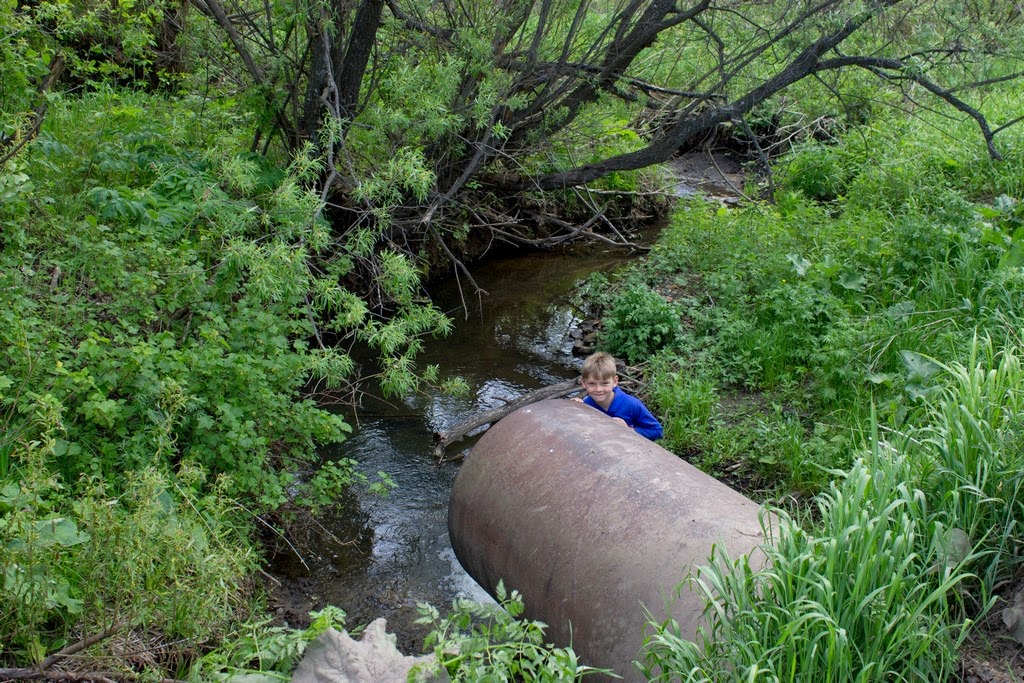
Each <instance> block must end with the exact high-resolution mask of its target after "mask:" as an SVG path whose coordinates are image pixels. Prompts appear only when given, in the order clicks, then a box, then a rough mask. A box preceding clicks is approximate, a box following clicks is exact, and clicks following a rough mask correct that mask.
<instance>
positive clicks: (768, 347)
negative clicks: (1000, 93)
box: [584, 91, 1024, 681]
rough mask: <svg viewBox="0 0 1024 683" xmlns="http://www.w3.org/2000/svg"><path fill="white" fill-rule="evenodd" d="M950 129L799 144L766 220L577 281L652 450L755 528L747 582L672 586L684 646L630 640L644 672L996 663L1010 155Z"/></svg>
mask: <svg viewBox="0 0 1024 683" xmlns="http://www.w3.org/2000/svg"><path fill="white" fill-rule="evenodd" d="M1019 97H1020V93H1019V91H1013V92H1009V93H1007V94H1006V95H1005V99H1004V100H1002V103H1003V104H1002V106H1003V107H1005V109H1004V116H1006V117H1008V118H1009V117H1012V116H1013V115H1014V113H1013V112H1014V111H1015V105H1012V104H1011V103H1012V102H1015V101H1017V100H1018V98H1019ZM961 124H962V122H961ZM961 124H958V123H956V122H953V121H950V120H948V119H944V118H940V117H937V116H935V115H934V114H933V113H930V112H920V111H919V112H917V113H916V116H915V120H914V121H913V122H908V121H907V120H905V119H903V118H894V117H891V116H879V117H876V118H874V119H873V120H872V123H871V125H869V126H864V127H857V128H856V129H855V130H851V131H850V132H849V133H848V134H846V135H843V136H838V137H836V138H834V139H832V140H830V141H829V142H828V144H823V143H820V142H816V141H815V142H809V143H807V144H806V145H803V146H800V147H798V148H796V149H794V151H793V152H792V153H791V154H789V155H787V156H785V157H784V158H782V159H780V160H779V162H778V163H777V164H776V166H775V177H774V184H775V194H774V199H775V201H774V202H773V203H770V204H768V203H755V204H750V205H747V206H744V207H743V208H740V209H735V208H724V207H722V206H720V205H718V204H716V203H713V202H711V203H704V202H700V201H694V202H689V203H687V204H686V205H683V206H680V207H679V208H678V209H677V210H676V211H675V212H674V214H673V217H672V223H671V225H670V226H669V228H668V229H667V230H666V231H665V232H664V233H663V235H662V237H661V239H660V241H659V243H658V245H657V246H656V247H655V249H654V250H653V252H652V254H651V256H650V257H649V258H648V259H647V260H646V261H645V262H644V263H643V264H642V265H639V266H637V267H635V268H632V269H630V270H629V271H628V272H626V273H625V274H623V275H622V276H621V277H618V278H616V279H615V281H614V282H612V283H609V282H608V281H607V278H606V277H604V276H601V275H598V276H595V277H593V278H592V279H591V281H590V282H588V283H586V284H585V285H584V291H585V292H586V294H587V296H586V299H587V300H589V301H594V300H595V297H597V301H598V303H599V305H601V307H602V308H603V318H604V320H605V333H604V337H603V343H604V345H605V346H606V348H607V349H608V350H610V351H612V352H613V353H618V354H620V355H622V356H624V357H625V358H627V359H628V360H630V361H631V362H638V361H644V362H645V363H646V365H647V371H648V381H649V386H650V387H651V389H650V392H651V396H650V398H651V399H652V403H653V405H654V406H655V408H656V409H657V411H658V412H659V413H660V414H661V415H662V416H663V417H664V419H665V426H666V438H665V442H664V443H665V445H666V447H667V448H669V449H671V450H673V451H675V452H677V453H679V454H680V455H682V456H684V457H686V458H688V459H689V460H691V461H692V462H694V463H695V464H697V465H699V466H700V467H702V468H703V469H705V470H706V471H708V472H711V473H713V474H715V475H716V476H718V477H719V478H721V479H723V480H725V481H728V482H730V483H732V484H733V485H734V486H737V487H738V488H741V489H742V490H744V491H745V492H746V493H747V494H748V495H750V496H752V497H754V498H755V499H758V500H760V501H762V502H766V503H768V504H769V505H770V506H771V507H773V508H775V509H776V511H777V512H778V514H779V517H780V519H779V523H778V525H777V526H776V527H775V528H773V529H770V532H769V535H770V536H771V538H772V543H770V544H768V545H767V546H766V552H767V556H768V558H769V561H770V568H768V569H766V570H764V571H762V572H758V573H751V572H750V571H749V570H748V569H747V568H746V565H745V563H744V562H743V561H742V560H739V559H738V558H726V557H721V556H719V557H716V558H712V560H711V561H710V562H709V565H708V566H707V567H705V568H703V569H701V570H700V571H699V572H698V573H697V574H696V575H695V577H694V579H693V584H692V588H694V589H695V590H698V591H700V592H702V593H705V594H706V595H707V596H708V612H707V616H708V625H707V628H706V630H705V631H703V632H702V633H701V636H700V639H699V644H700V645H701V646H702V647H701V648H698V647H697V646H696V645H695V644H694V643H690V642H687V641H685V640H683V639H682V638H680V636H679V634H678V633H676V632H675V631H674V630H673V625H672V624H671V623H664V624H652V625H651V626H652V631H651V637H650V640H649V643H648V649H647V652H646V656H647V667H648V673H649V674H650V676H651V678H652V679H658V680H677V679H678V678H680V677H682V678H683V679H684V680H723V681H724V680H740V679H742V680H794V679H793V676H794V675H798V678H799V679H800V680H891V679H892V678H894V677H895V678H896V679H899V680H931V681H941V680H949V679H951V678H956V677H957V676H958V675H960V674H962V673H972V675H973V673H974V669H973V668H972V667H973V666H975V664H976V658H980V659H982V660H984V658H985V656H986V655H985V654H984V652H986V651H987V652H989V653H992V652H999V651H1000V650H1001V649H1002V647H1005V645H1003V646H1001V645H1000V641H1003V642H1004V643H1010V644H1012V645H1011V646H1010V649H1011V650H1013V651H1017V650H1018V648H1019V644H1017V643H1016V641H1015V640H1014V639H1013V636H1011V634H1010V633H1009V632H1007V631H1006V630H1005V627H1004V626H1003V623H1002V620H1001V619H1000V617H1001V616H1004V611H1005V610H1009V611H1008V612H1006V614H1007V615H1010V616H1012V615H1013V614H1015V613H1014V612H1013V610H1014V609H1016V608H1015V607H1014V602H1015V598H1016V591H1017V590H1019V589H1020V585H1021V575H1020V549H1021V544H1022V541H1024V535H1022V531H1021V529H1020V521H1021V519H1022V518H1024V517H1022V513H1024V508H1022V506H1024V500H1022V493H1024V492H1022V489H1021V484H1022V479H1021V477H1022V474H1021V473H1022V471H1024V470H1022V467H1024V432H1022V423H1021V420H1022V415H1024V414H1022V412H1021V408H1022V406H1021V400H1022V397H1024V370H1022V367H1021V354H1022V339H1021V329H1024V327H1022V324H1024V297H1022V296H1021V294H1022V292H1021V283H1022V282H1024V275H1022V272H1024V271H1022V269H1021V265H1022V260H1021V255H1022V254H1024V252H1022V251H1021V249H1022V246H1021V241H1020V240H1021V239H1022V237H1024V230H1022V226H1024V204H1022V202H1021V192H1022V190H1024V174H1022V169H1024V158H1022V152H1021V150H1022V149H1024V145H1022V142H1024V140H1022V139H1021V135H1020V133H1019V132H1015V133H1013V134H1012V135H1013V137H1012V140H1013V142H1012V143H1011V144H1008V145H1007V148H1006V149H1007V159H1006V161H1004V162H993V161H991V160H989V159H988V158H986V157H985V155H984V154H983V153H980V152H981V150H980V149H979V148H978V147H977V146H976V145H972V144H970V143H967V142H965V140H966V139H967V138H966V137H965V136H964V131H963V130H962V129H961V128H959V126H960V125H961ZM1004 618H1005V617H1004ZM979 620H982V621H984V622H985V623H986V624H987V626H986V629H984V630H980V631H979V629H978V628H977V626H976V622H977V621H979ZM1008 623H1013V619H1009V620H1008ZM972 634H973V636H972ZM972 637H974V638H976V640H974V641H971V640H970V639H971V638H972ZM969 642H975V645H976V647H975V648H974V649H971V650H970V651H969V652H968V651H967V650H966V646H965V643H969ZM979 649H980V650H981V652H979V651H978V650H979ZM962 657H966V659H962ZM1002 664H1005V662H1004V663H1002ZM979 666H981V665H979ZM999 668H1000V664H997V665H995V666H994V667H992V669H994V670H998V669H999ZM1009 669H1010V670H1009V672H1008V673H1007V674H1006V675H1008V676H1020V674H1021V672H1020V670H1019V667H1016V666H1010V667H1009ZM986 670H988V669H986ZM980 680H1019V679H1018V678H1005V679H1004V678H992V679H990V678H988V677H987V676H983V677H981V678H980Z"/></svg>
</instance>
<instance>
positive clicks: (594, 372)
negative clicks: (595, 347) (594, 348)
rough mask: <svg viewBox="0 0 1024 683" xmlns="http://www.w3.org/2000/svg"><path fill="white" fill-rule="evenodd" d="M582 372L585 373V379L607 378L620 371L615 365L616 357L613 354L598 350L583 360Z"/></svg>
mask: <svg viewBox="0 0 1024 683" xmlns="http://www.w3.org/2000/svg"><path fill="white" fill-rule="evenodd" d="M580 374H582V375H583V379H607V378H610V377H615V376H616V375H618V374H619V371H618V370H617V369H616V367H615V357H614V356H612V354H610V353H606V352H604V351H598V352H597V353H593V354H591V355H589V356H587V359H586V360H585V361H583V369H582V371H581V373H580Z"/></svg>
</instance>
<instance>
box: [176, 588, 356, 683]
mask: <svg viewBox="0 0 1024 683" xmlns="http://www.w3.org/2000/svg"><path fill="white" fill-rule="evenodd" d="M309 616H310V624H309V626H308V627H306V628H304V629H295V628H288V627H285V626H271V625H270V622H269V621H267V620H259V621H247V622H245V623H244V624H242V625H240V626H239V628H238V631H237V632H235V633H234V634H232V637H231V638H230V640H228V641H227V642H225V643H224V645H222V646H221V647H219V648H217V649H215V650H213V651H212V652H209V653H207V654H206V655H204V656H203V657H202V658H201V659H200V660H199V661H197V662H196V663H195V664H194V665H192V667H191V668H190V669H189V674H188V680H190V681H196V683H200V682H205V681H237V680H243V679H246V677H251V678H252V679H253V680H261V681H275V680H280V681H288V680H290V679H291V674H292V670H293V669H294V668H295V666H296V665H297V664H298V663H299V661H300V660H301V659H302V655H303V654H304V653H305V652H306V648H307V647H308V646H309V644H310V643H312V642H313V641H314V640H316V639H317V638H318V637H319V636H320V635H321V634H323V633H324V632H325V631H327V630H328V629H331V628H333V629H335V630H338V631H340V630H342V629H343V628H344V627H345V612H344V611H342V610H341V609H339V608H337V607H334V606H333V605H328V606H327V607H325V608H324V609H322V610H319V611H316V612H310V614H309Z"/></svg>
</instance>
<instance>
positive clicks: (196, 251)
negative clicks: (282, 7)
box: [0, 92, 450, 663]
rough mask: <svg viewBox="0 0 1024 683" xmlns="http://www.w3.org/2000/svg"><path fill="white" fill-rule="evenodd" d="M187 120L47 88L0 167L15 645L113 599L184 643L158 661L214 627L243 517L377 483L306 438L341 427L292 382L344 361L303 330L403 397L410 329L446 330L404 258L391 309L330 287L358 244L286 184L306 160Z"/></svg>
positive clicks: (4, 503)
mask: <svg viewBox="0 0 1024 683" xmlns="http://www.w3.org/2000/svg"><path fill="white" fill-rule="evenodd" d="M186 118H188V117H183V116H182V112H181V111H179V110H175V109H173V108H169V107H167V106H166V105H165V103H164V102H162V101H161V100H159V99H156V98H152V97H149V96H144V95H139V94H133V93H126V92H120V93H113V92H101V93H97V94H94V95H86V96H83V97H82V98H80V99H78V100H76V101H73V102H71V101H66V100H63V99H61V98H59V97H55V98H53V99H52V100H51V103H50V109H49V112H48V118H47V123H48V127H47V128H46V129H45V130H43V131H42V132H41V133H40V136H39V138H38V139H37V140H36V142H35V143H34V144H33V145H32V146H31V147H30V148H28V150H27V152H26V153H24V154H22V155H21V156H20V157H19V158H18V159H17V161H16V163H10V164H8V165H7V166H6V167H5V168H4V169H3V171H2V172H0V194H2V196H3V198H4V201H3V202H2V203H0V246H2V249H3V251H2V253H0V287H2V288H3V291H4V297H3V303H2V304H0V346H2V347H3V348H4V350H5V352H4V354H2V356H0V427H2V429H0V492H2V493H0V515H2V518H0V547H3V548H4V553H5V557H4V559H5V563H4V583H5V586H6V588H5V592H4V595H3V598H2V599H3V600H4V601H5V602H4V605H3V610H2V614H3V618H0V640H2V641H3V642H5V643H6V644H7V649H6V650H5V653H4V657H5V658H11V659H12V661H19V662H32V661H35V660H37V659H38V658H39V657H40V656H42V654H43V653H45V652H47V651H50V650H51V649H53V648H55V647H57V646H59V645H60V644H61V643H63V642H66V639H67V638H69V637H71V635H73V634H81V633H87V634H91V633H93V632H98V631H100V630H102V628H105V626H103V625H102V624H103V622H102V620H103V619H104V618H106V617H109V616H110V615H112V614H115V613H116V614H118V615H120V616H122V617H123V618H124V619H125V620H126V621H127V622H128V627H129V628H136V627H138V628H144V629H149V630H150V631H151V632H152V633H153V634H155V635H159V636H164V635H166V637H168V638H171V639H174V638H180V646H177V647H176V648H175V649H174V650H173V657H176V658H177V659H178V663H181V662H184V661H186V660H188V659H190V658H191V657H193V656H194V655H195V652H196V650H197V649H199V648H203V647H205V646H206V641H207V640H212V639H215V638H217V637H219V636H220V634H223V633H224V632H227V631H228V630H229V629H230V628H231V625H232V623H233V621H234V620H235V619H236V618H244V617H245V614H244V613H243V611H244V610H242V605H241V603H242V602H243V601H244V600H246V599H248V596H247V593H246V590H245V586H244V583H243V577H244V575H245V574H246V573H247V572H250V571H252V570H253V568H254V566H255V560H254V554H253V551H252V549H251V546H250V542H249V539H248V538H247V537H246V535H245V529H246V523H247V522H246V520H247V518H249V517H251V515H252V514H258V513H260V512H262V511H264V510H266V509H268V508H271V507H275V506H279V505H282V504H284V503H286V502H294V503H297V504H306V505H311V506H317V505H324V504H327V503H329V502H330V501H331V500H333V499H334V498H335V497H336V496H337V495H338V493H339V492H340V491H341V490H342V489H344V488H346V487H348V486H351V485H353V484H362V485H366V486H368V487H370V488H371V489H373V490H376V491H379V492H382V493H383V492H386V491H387V490H389V489H390V488H393V486H394V482H393V481H392V480H391V479H390V477H389V476H388V475H387V474H386V473H380V474H379V475H378V477H376V478H375V479H374V481H373V482H370V481H369V480H368V478H367V477H365V476H364V475H361V474H360V473H358V471H357V470H356V469H355V467H356V463H355V462H354V461H352V460H349V459H342V460H338V461H335V462H330V463H327V464H325V465H324V466H323V468H322V469H320V468H318V463H317V462H316V461H317V459H318V455H317V451H318V449H319V448H320V447H321V446H323V445H326V444H331V443H336V442H339V441H341V440H342V439H344V438H345V435H346V434H347V433H348V431H349V429H350V427H349V426H348V424H347V423H346V421H345V419H344V417H343V416H342V415H341V414H340V413H337V412H332V411H330V410H327V409H326V407H325V406H322V405H318V404H317V403H316V402H315V401H313V400H312V399H311V398H310V397H309V396H308V395H307V392H308V391H309V389H310V388H311V387H317V388H323V389H327V390H332V389H336V388H338V387H341V386H342V385H343V384H344V383H345V382H347V381H350V380H351V377H352V373H353V371H354V363H353V361H352V360H351V358H349V357H348V355H347V354H346V353H345V352H344V351H343V350H341V349H342V347H341V346H331V347H328V346H326V345H321V344H320V343H319V341H320V340H321V339H323V338H324V335H325V333H330V334H331V335H332V338H333V339H335V340H339V339H340V340H345V339H348V340H350V341H351V340H354V339H356V338H359V337H361V338H363V339H365V340H367V341H368V342H369V343H370V344H371V345H372V346H373V347H375V348H376V349H378V352H379V354H380V356H381V358H382V364H383V365H384V366H386V367H387V369H388V372H387V374H386V376H385V383H386V384H388V385H389V386H391V387H395V388H396V390H400V389H402V388H405V387H414V386H415V385H416V383H417V382H418V381H419V375H418V372H417V370H416V368H415V365H414V359H415V355H416V353H417V351H418V350H419V348H420V343H419V341H418V339H419V337H420V336H422V335H426V334H443V333H444V332H445V331H446V330H448V329H450V322H449V321H448V319H447V318H446V317H445V316H443V315H442V314H441V313H440V312H439V311H437V310H436V309H435V308H434V307H433V306H432V305H430V303H429V301H427V300H425V299H424V298H423V297H422V296H421V295H420V294H419V289H418V283H419V277H420V274H419V271H418V268H417V266H416V264H414V263H411V262H410V261H409V260H408V259H406V258H405V257H404V256H402V255H400V254H397V253H396V254H385V255H383V256H382V257H381V259H380V261H379V263H380V264H381V265H382V275H383V279H382V280H381V283H380V284H381V287H382V290H383V291H385V292H386V294H387V296H388V297H389V302H390V303H391V304H392V305H393V310H391V311H390V317H389V318H388V319H387V320H385V319H384V318H383V317H382V316H381V315H380V314H381V313H382V312H383V311H382V310H381V306H380V305H379V303H380V302H379V301H378V302H377V305H376V306H375V305H373V304H371V303H370V302H368V301H367V300H366V299H364V298H363V297H362V296H361V295H360V294H358V293H357V292H355V291H353V290H350V289H348V288H347V287H345V286H344V285H343V284H342V282H343V279H344V277H345V276H346V274H347V273H349V272H350V271H351V269H352V268H353V267H354V265H353V264H355V263H357V262H361V261H360V259H362V258H363V257H362V256H361V255H359V254H356V253H354V252H352V251H351V250H349V249H348V246H347V245H345V244H341V243H339V242H338V241H337V240H335V238H334V236H333V235H332V233H331V230H330V227H329V226H328V224H327V223H326V221H325V220H324V219H323V218H322V216H321V211H322V209H323V203H322V201H321V199H320V197H319V194H318V193H316V192H313V191H311V190H309V189H306V188H307V187H308V186H309V185H308V183H309V180H310V177H311V175H312V176H315V175H316V174H317V173H318V172H319V170H320V167H319V166H318V165H317V163H316V162H315V160H313V161H310V160H309V159H307V158H305V157H300V158H298V159H296V160H295V161H294V163H292V164H291V165H290V166H288V167H287V168H285V167H282V166H278V165H274V164H273V163H271V162H269V161H267V160H265V159H260V158H255V157H253V156H251V155H246V154H241V155H240V154H236V153H235V152H234V151H233V148H232V147H230V146H229V147H228V148H227V149H221V148H217V147H211V148H209V149H204V150H201V151H199V150H197V149H196V148H194V147H192V146H190V145H192V144H194V143H195V142H196V139H195V138H193V137H192V133H191V132H190V130H189V129H188V128H187V127H186V126H184V125H182V124H183V123H184V119H186ZM221 123H223V124H224V125H225V126H228V127H230V126H231V125H232V122H231V120H227V121H224V122H221V121H219V120H218V119H216V118H215V117H212V116H211V117H208V118H207V120H206V124H207V125H208V126H211V127H214V126H217V125H219V124H221ZM81 131H87V133H85V134H79V133H80V132H81ZM213 137H214V138H216V136H213ZM435 379H436V378H435ZM240 499H244V500H245V501H246V502H245V505H244V506H243V505H240V504H239V503H237V502H236V500H240ZM237 520H243V521H242V522H238V521H237ZM234 524H239V525H240V526H239V528H237V529H236V528H235V526H234ZM122 543H126V544H128V546H127V547H125V548H121V547H120V544H122ZM8 559H9V560H10V561H8ZM107 625H109V624H107ZM5 663H6V662H5Z"/></svg>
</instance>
